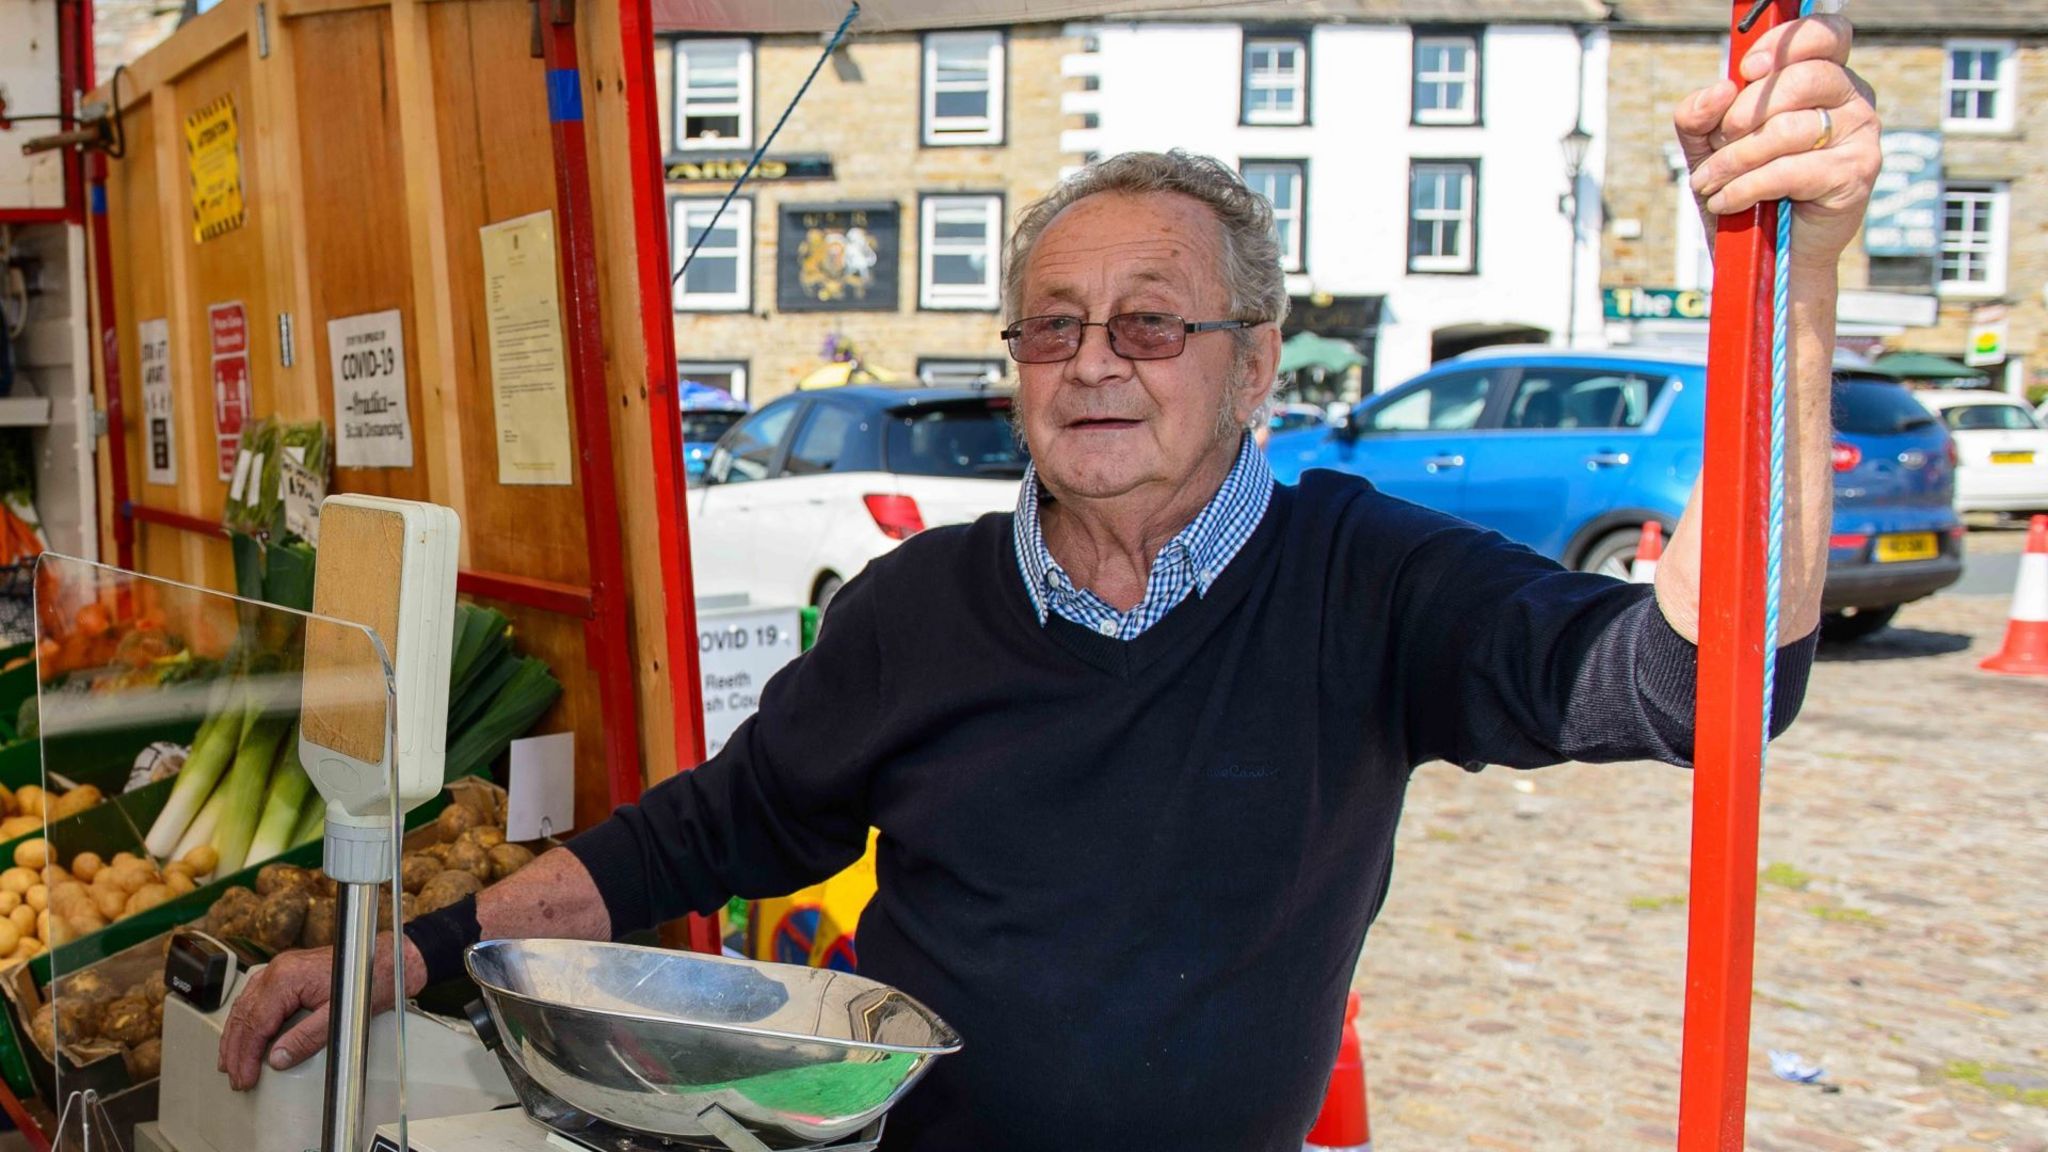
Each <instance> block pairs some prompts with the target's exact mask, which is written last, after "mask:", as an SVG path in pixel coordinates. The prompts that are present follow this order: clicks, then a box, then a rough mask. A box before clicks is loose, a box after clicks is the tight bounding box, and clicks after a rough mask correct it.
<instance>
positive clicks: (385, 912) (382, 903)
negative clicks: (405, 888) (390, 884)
mask: <svg viewBox="0 0 2048 1152" xmlns="http://www.w3.org/2000/svg"><path fill="white" fill-rule="evenodd" d="M380 895H381V897H382V898H381V899H379V900H378V901H377V930H378V931H379V932H389V931H390V930H391V890H390V889H389V888H384V889H381V890H380ZM420 912H421V908H420V898H419V897H417V896H415V895H413V894H412V893H410V892H407V893H405V918H406V920H408V921H410V920H411V919H412V918H413V917H415V916H418V915H419V914H420Z"/></svg>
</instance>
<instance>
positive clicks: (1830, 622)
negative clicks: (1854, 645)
mask: <svg viewBox="0 0 2048 1152" xmlns="http://www.w3.org/2000/svg"><path fill="white" fill-rule="evenodd" d="M1898 614H1899V606H1898V605H1897V604H1888V605H1886V606H1884V607H1882V608H1851V609H1849V610H1848V611H1846V612H1830V613H1828V614H1827V615H1825V616H1822V617H1821V618H1820V635H1821V639H1823V640H1861V639H1863V638H1864V637H1865V636H1869V635H1870V634H1872V633H1874V632H1876V631H1878V630H1879V629H1881V628H1883V627H1884V626H1885V625H1887V624H1890V623H1891V622H1892V617H1894V616H1897V615H1898Z"/></svg>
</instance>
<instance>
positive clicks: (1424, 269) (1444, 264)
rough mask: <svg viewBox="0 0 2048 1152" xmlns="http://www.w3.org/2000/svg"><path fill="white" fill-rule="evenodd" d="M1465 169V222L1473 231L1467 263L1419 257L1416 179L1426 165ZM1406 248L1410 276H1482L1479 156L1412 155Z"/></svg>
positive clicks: (1404, 227) (1405, 221) (1404, 233)
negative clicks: (1416, 245) (1480, 272)
mask: <svg viewBox="0 0 2048 1152" xmlns="http://www.w3.org/2000/svg"><path fill="white" fill-rule="evenodd" d="M1452 167H1456V168H1463V169H1464V170H1465V179H1466V196H1465V204H1466V209H1465V224H1466V230H1467V231H1468V232H1469V233H1470V234H1471V235H1470V240H1471V249H1472V250H1471V252H1470V253H1469V254H1468V255H1467V256H1466V258H1465V260H1464V262H1463V266H1462V267H1460V266H1457V265H1454V264H1452V263H1450V262H1449V261H1447V260H1445V258H1444V257H1441V256H1423V257H1419V258H1418V257H1417V256H1416V254H1415V237H1414V234H1413V229H1414V227H1415V181H1416V176H1417V174H1418V170H1419V169H1422V168H1452ZM1402 250H1403V251H1404V252H1406V254H1407V258H1408V273H1409V275H1411V276H1413V275H1423V276H1477V275H1479V158H1478V157H1477V156H1411V157H1409V159H1408V212H1407V215H1406V216H1405V217H1404V218H1403V220H1402Z"/></svg>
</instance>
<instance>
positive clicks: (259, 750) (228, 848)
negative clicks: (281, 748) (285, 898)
mask: <svg viewBox="0 0 2048 1152" xmlns="http://www.w3.org/2000/svg"><path fill="white" fill-rule="evenodd" d="M289 728H290V725H289V724H288V723H286V721H285V720H284V719H283V718H282V717H275V716H266V717H264V718H263V719H261V720H258V721H257V722H256V724H255V726H254V727H252V728H251V729H250V730H249V734H248V735H247V736H244V737H242V744H241V747H239V748H237V749H236V750H235V766H234V768H232V769H230V770H229V772H228V778H227V779H225V780H223V781H221V784H220V790H221V792H222V793H223V794H224V795H225V796H226V797H227V799H226V802H225V803H224V804H223V805H222V806H221V811H220V824H219V826H218V827H216V828H215V829H214V830H213V849H214V851H216V852H218V853H220V874H221V875H223V876H226V875H229V874H231V873H235V872H239V871H241V870H242V865H243V864H244V863H245V862H246V861H247V860H248V858H249V842H250V841H251V840H252V839H254V838H255V836H256V822H257V820H258V819H259V818H260V817H261V816H262V813H263V793H264V792H265V791H266V790H267V789H268V787H269V785H270V765H271V761H273V760H275V759H276V758H277V746H278V744H280V743H281V742H283V740H284V735H285V732H286V731H287V730H288V729H289Z"/></svg>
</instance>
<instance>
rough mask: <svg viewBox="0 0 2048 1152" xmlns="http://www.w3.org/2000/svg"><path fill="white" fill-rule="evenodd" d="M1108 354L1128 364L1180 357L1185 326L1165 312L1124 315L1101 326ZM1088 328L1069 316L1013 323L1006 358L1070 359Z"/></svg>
mask: <svg viewBox="0 0 2048 1152" xmlns="http://www.w3.org/2000/svg"><path fill="white" fill-rule="evenodd" d="M1102 324H1103V326H1104V327H1105V328H1107V329H1109V346H1110V350H1111V351H1113V352H1115V353H1116V354H1117V355H1119V356H1123V357H1127V358H1129V359H1132V360H1163V359H1166V358H1168V357H1171V356H1177V355H1179V354H1180V351H1181V348H1182V346H1183V345H1185V344H1186V343H1187V324H1186V322H1185V321H1183V320H1182V319H1181V318H1180V317H1178V316H1175V315H1173V314H1171V313H1168V312H1125V313H1121V314H1119V315H1116V316H1111V317H1110V318H1109V319H1108V320H1106V321H1103V322H1102ZM1089 327H1091V325H1090V324H1089V323H1088V322H1086V321H1083V320H1081V319H1079V318H1077V317H1073V316H1033V317H1029V318H1027V319H1024V320H1019V321H1018V322H1017V325H1016V328H1015V332H1016V335H1015V336H1013V337H1011V339H1010V354H1011V355H1012V356H1014V357H1015V358H1016V359H1017V360H1018V361H1019V362H1021V363H1025V364H1045V363H1051V362H1053V361H1058V360H1066V359H1070V358H1071V357H1073V356H1074V354H1075V353H1077V352H1079V351H1080V349H1081V337H1082V334H1083V333H1084V332H1086V331H1087V330H1088V328H1089Z"/></svg>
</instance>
